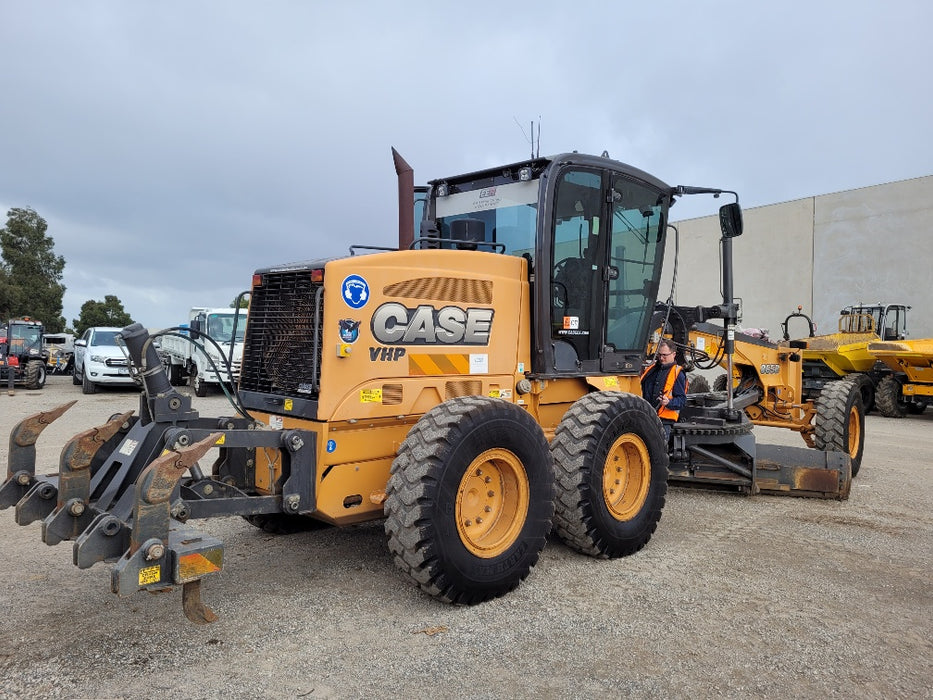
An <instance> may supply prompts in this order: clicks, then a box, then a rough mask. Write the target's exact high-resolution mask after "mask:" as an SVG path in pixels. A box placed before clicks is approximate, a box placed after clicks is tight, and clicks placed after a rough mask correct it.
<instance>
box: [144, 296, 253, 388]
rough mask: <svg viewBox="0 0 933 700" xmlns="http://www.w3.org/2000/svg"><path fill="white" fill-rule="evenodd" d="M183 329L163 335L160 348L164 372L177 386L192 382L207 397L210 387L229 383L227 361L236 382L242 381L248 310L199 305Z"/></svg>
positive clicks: (189, 315)
mask: <svg viewBox="0 0 933 700" xmlns="http://www.w3.org/2000/svg"><path fill="white" fill-rule="evenodd" d="M182 328H186V330H182V331H177V332H176V333H177V334H175V335H164V336H162V337H161V344H160V348H159V355H160V357H161V359H162V364H163V365H164V366H165V372H166V374H167V375H168V378H169V381H170V382H171V383H172V384H173V385H174V386H178V385H181V384H185V383H190V384H191V386H192V387H193V388H194V393H195V394H196V395H197V396H207V392H208V390H209V388H210V387H212V386H218V387H219V386H220V382H221V381H223V382H224V383H230V377H229V375H228V373H227V363H228V362H229V364H230V367H231V369H232V370H233V383H234V384H235V383H236V382H237V380H239V378H240V360H241V358H242V356H243V336H244V333H245V332H246V309H239V313H238V312H237V309H233V308H216V309H215V308H207V307H203V306H196V307H194V308H192V309H191V311H190V312H189V313H188V323H187V324H183V326H182ZM204 336H209V339H208V338H205V337H204ZM211 340H213V341H215V342H216V345H215V343H212V342H211ZM218 350H219V351H218ZM212 362H213V365H212V364H211V363H212Z"/></svg>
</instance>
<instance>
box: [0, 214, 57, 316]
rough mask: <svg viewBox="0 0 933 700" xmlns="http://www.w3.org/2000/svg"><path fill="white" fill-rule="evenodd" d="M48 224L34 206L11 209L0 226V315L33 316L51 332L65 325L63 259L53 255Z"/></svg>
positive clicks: (52, 242)
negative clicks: (32, 207) (4, 224)
mask: <svg viewBox="0 0 933 700" xmlns="http://www.w3.org/2000/svg"><path fill="white" fill-rule="evenodd" d="M47 230H48V224H46V222H45V219H43V218H42V217H41V216H39V214H37V213H36V211H35V210H34V209H31V208H26V209H19V208H13V209H10V210H9V211H8V212H7V222H6V226H5V227H4V228H2V229H0V253H2V261H0V318H3V319H8V318H13V317H19V316H29V317H31V318H36V319H39V320H40V321H42V322H43V323H44V324H45V329H46V331H47V332H50V333H60V332H61V331H62V330H63V329H64V328H65V318H64V317H63V316H62V299H63V298H64V296H65V286H64V285H63V284H62V283H61V279H62V271H63V270H64V269H65V258H63V257H62V256H60V255H55V252H54V250H53V249H54V246H55V242H54V241H53V240H52V238H51V237H50V236H47V235H46V231H47Z"/></svg>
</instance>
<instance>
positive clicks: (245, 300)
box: [230, 294, 249, 309]
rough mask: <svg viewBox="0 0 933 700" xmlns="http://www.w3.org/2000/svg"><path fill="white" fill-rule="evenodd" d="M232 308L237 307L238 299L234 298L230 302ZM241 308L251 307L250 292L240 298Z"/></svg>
mask: <svg viewBox="0 0 933 700" xmlns="http://www.w3.org/2000/svg"><path fill="white" fill-rule="evenodd" d="M230 308H231V309H235V308H236V299H234V300H233V301H231V302H230ZM240 308H241V309H248V308H249V294H246V295H245V296H243V297H241V298H240Z"/></svg>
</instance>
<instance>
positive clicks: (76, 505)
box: [68, 498, 85, 518]
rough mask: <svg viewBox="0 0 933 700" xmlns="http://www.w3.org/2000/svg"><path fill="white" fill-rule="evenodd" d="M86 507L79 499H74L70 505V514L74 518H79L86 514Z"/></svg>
mask: <svg viewBox="0 0 933 700" xmlns="http://www.w3.org/2000/svg"><path fill="white" fill-rule="evenodd" d="M84 510H85V505H84V501H79V500H78V499H77V498H74V499H72V500H71V501H69V503H68V512H69V513H71V514H72V515H73V516H74V517H76V518H78V517H80V516H81V515H83V514H84Z"/></svg>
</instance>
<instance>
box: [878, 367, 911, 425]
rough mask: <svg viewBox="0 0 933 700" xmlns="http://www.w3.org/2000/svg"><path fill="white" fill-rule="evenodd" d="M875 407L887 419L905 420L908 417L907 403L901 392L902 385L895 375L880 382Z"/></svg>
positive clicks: (890, 375) (888, 376)
mask: <svg viewBox="0 0 933 700" xmlns="http://www.w3.org/2000/svg"><path fill="white" fill-rule="evenodd" d="M875 406H876V407H877V409H878V412H879V413H880V414H881V415H882V416H885V417H887V418H903V417H904V416H906V415H907V401H906V399H904V395H903V392H902V391H901V383H900V382H899V381H898V380H897V377H895V376H894V375H893V374H889V375H887V376H885V377H884V378H883V379H882V380H881V381H880V382H878V388H877V389H876V390H875Z"/></svg>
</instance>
